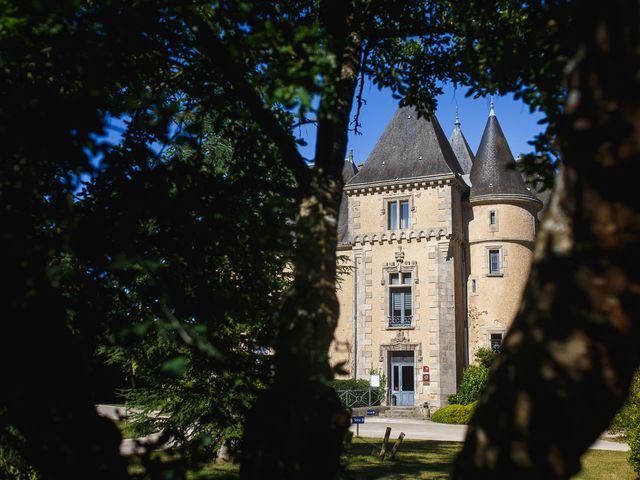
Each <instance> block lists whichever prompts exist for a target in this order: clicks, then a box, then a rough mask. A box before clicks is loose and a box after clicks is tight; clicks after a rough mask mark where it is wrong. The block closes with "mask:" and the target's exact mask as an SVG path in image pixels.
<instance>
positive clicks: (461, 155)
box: [449, 113, 474, 175]
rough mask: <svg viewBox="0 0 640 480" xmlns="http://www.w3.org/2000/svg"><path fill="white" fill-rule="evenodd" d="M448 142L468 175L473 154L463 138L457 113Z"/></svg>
mask: <svg viewBox="0 0 640 480" xmlns="http://www.w3.org/2000/svg"><path fill="white" fill-rule="evenodd" d="M449 143H450V144H451V148H452V150H453V153H455V154H456V158H457V159H458V163H459V164H460V167H461V168H462V171H463V172H464V173H465V174H466V175H468V174H469V173H470V172H471V165H473V161H474V156H473V152H472V151H471V148H470V147H469V144H468V143H467V139H466V138H464V134H463V133H462V129H461V128H460V119H459V118H458V114H457V113H456V123H455V124H454V127H453V133H452V134H451V137H450V138H449Z"/></svg>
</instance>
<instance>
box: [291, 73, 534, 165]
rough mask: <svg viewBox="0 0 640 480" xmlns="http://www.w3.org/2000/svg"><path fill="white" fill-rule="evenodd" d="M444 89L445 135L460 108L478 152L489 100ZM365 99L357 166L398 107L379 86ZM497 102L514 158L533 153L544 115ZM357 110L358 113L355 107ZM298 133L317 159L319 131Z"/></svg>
mask: <svg viewBox="0 0 640 480" xmlns="http://www.w3.org/2000/svg"><path fill="white" fill-rule="evenodd" d="M443 90H444V93H443V94H442V95H440V96H439V97H438V108H437V110H436V116H437V117H438V120H439V122H440V125H441V126H442V129H443V130H444V133H445V134H446V135H447V137H449V136H450V135H451V132H452V131H453V123H454V121H455V116H456V105H457V106H458V111H459V114H460V122H461V124H462V125H461V128H462V132H463V133H464V135H465V137H466V138H467V142H469V146H470V147H471V149H472V150H473V152H474V153H475V152H476V150H477V149H478V145H479V144H480V138H481V137H482V132H483V130H484V126H485V124H486V122H487V116H488V115H489V104H490V100H489V97H486V98H478V99H475V100H474V99H473V98H471V97H469V98H466V97H465V93H466V89H463V88H458V89H455V88H454V87H453V85H451V84H449V85H445V87H444V88H443ZM364 98H365V99H366V100H367V104H366V105H365V106H363V108H362V113H361V118H360V123H361V124H362V135H354V134H353V132H351V133H350V134H349V145H348V147H347V148H349V149H353V156H354V161H355V163H356V164H359V163H364V161H365V160H366V159H367V157H368V156H369V153H370V152H371V150H372V149H373V147H374V146H375V144H376V142H377V141H378V138H380V135H382V132H383V131H384V129H385V127H386V126H387V124H388V123H389V121H390V120H391V117H392V116H393V113H394V112H395V110H396V109H397V108H398V104H397V101H396V100H394V99H393V98H392V96H391V91H390V90H383V91H380V90H378V89H377V88H376V87H375V86H371V85H365V89H364ZM494 103H495V111H496V115H497V117H498V120H499V121H500V125H501V126H502V130H503V131H504V133H505V135H506V137H507V141H508V142H509V146H510V147H511V151H512V152H513V155H514V156H515V157H517V156H518V154H521V153H528V152H530V151H531V146H530V145H528V144H527V142H528V141H529V140H531V139H533V137H534V136H535V135H536V134H537V133H540V132H541V131H543V130H544V125H538V123H537V122H538V121H539V120H540V119H542V118H543V115H542V114H541V113H539V112H536V113H533V114H532V113H530V112H529V107H528V106H527V105H525V104H524V103H522V101H520V100H517V101H516V100H514V99H513V96H512V95H507V96H503V97H494ZM353 111H354V112H355V106H354V110H353ZM297 133H298V134H299V135H300V136H301V137H302V138H304V139H305V140H306V141H307V143H308V144H309V145H308V146H306V147H301V148H300V151H301V152H302V154H303V156H304V157H306V158H313V156H314V144H315V143H314V141H315V128H314V127H313V125H305V126H303V127H300V129H299V130H298V132H297Z"/></svg>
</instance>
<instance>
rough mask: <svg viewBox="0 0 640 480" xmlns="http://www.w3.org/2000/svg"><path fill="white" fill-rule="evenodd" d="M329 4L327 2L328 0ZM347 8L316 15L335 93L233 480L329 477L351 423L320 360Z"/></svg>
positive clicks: (346, 76)
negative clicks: (237, 477) (290, 276)
mask: <svg viewBox="0 0 640 480" xmlns="http://www.w3.org/2000/svg"><path fill="white" fill-rule="evenodd" d="M328 3H329V4H333V2H328ZM349 8H350V2H344V3H343V4H342V5H339V6H338V5H334V6H332V7H331V8H329V9H327V11H324V12H323V15H324V17H325V18H326V24H327V25H329V26H330V27H329V28H328V30H330V31H329V33H330V36H331V38H333V39H334V42H333V44H331V45H328V46H327V47H328V49H329V50H330V51H332V52H334V53H335V54H336V58H339V59H340V62H339V65H338V67H337V71H336V75H335V80H334V83H335V94H334V95H329V96H326V97H324V98H323V99H322V101H321V105H320V109H319V113H318V134H317V143H316V152H315V168H314V170H313V173H312V175H311V181H310V182H309V186H308V187H307V188H306V189H305V191H303V192H302V201H301V207H300V214H299V220H298V228H297V237H296V247H295V254H294V282H293V287H292V289H291V291H290V292H289V293H288V295H287V297H286V298H285V300H284V302H283V307H282V311H281V315H280V331H279V338H278V344H277V346H276V357H275V378H274V382H273V384H272V385H271V386H270V387H269V388H268V389H267V390H266V391H265V392H264V393H263V394H262V395H261V396H259V398H258V400H257V402H256V404H255V406H254V408H253V410H252V412H251V414H250V415H249V418H248V420H247V423H246V432H245V435H244V443H243V450H242V460H241V478H245V479H254V478H256V479H257V478H259V479H263V478H305V479H307V478H323V479H330V478H335V476H336V474H337V471H338V467H339V458H340V453H341V450H342V441H343V438H344V434H345V433H346V431H347V429H348V426H349V416H348V413H347V412H346V410H345V409H344V407H343V406H342V404H341V403H340V401H339V399H338V396H337V394H336V392H335V391H334V390H333V389H332V388H331V387H329V386H328V384H327V381H328V380H331V379H332V378H333V370H332V368H331V367H330V365H329V359H328V352H329V346H330V344H331V341H332V340H333V334H334V330H335V328H336V325H337V321H338V313H339V306H338V300H337V296H336V291H335V283H336V248H337V219H338V209H339V207H340V200H341V196H342V187H343V181H342V166H343V162H344V158H345V153H346V147H347V132H348V126H349V120H350V112H351V103H352V99H353V95H354V91H355V86H356V83H357V75H358V70H359V63H360V61H361V43H362V42H361V38H360V36H359V35H358V34H357V33H356V32H354V31H351V21H352V12H350V11H348V9H349Z"/></svg>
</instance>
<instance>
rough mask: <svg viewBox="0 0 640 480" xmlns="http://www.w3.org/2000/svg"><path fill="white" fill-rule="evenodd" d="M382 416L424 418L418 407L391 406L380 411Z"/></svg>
mask: <svg viewBox="0 0 640 480" xmlns="http://www.w3.org/2000/svg"><path fill="white" fill-rule="evenodd" d="M380 416H381V417H385V418H423V416H422V415H420V409H419V408H417V407H391V408H389V409H388V410H386V411H384V412H382V413H380Z"/></svg>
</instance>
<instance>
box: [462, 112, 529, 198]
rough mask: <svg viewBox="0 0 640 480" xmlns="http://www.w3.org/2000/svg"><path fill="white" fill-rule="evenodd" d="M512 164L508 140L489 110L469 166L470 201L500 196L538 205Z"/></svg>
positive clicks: (513, 162)
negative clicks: (471, 164)
mask: <svg viewBox="0 0 640 480" xmlns="http://www.w3.org/2000/svg"><path fill="white" fill-rule="evenodd" d="M515 166H516V162H515V160H514V159H513V154H512V153H511V149H510V148H509V144H508V143H507V139H506V138H505V136H504V133H503V132H502V128H501V127H500V123H499V122H498V118H497V117H496V116H495V113H494V112H493V109H492V110H491V114H490V115H489V118H488V119H487V125H486V126H485V128H484V133H483V134H482V139H481V140H480V146H479V147H478V152H477V153H476V158H475V160H474V162H473V166H472V168H471V175H470V178H471V193H470V200H471V201H472V202H473V201H474V199H475V200H478V197H481V196H484V195H492V196H495V195H502V196H505V197H506V198H514V197H515V198H518V197H519V199H520V200H525V201H526V200H529V201H531V202H533V203H535V204H538V205H539V204H541V202H540V200H538V198H537V197H536V196H535V194H534V193H532V192H531V191H530V190H528V189H527V187H526V185H525V183H524V181H523V180H522V176H521V175H520V172H518V171H517V170H516V168H515Z"/></svg>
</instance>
